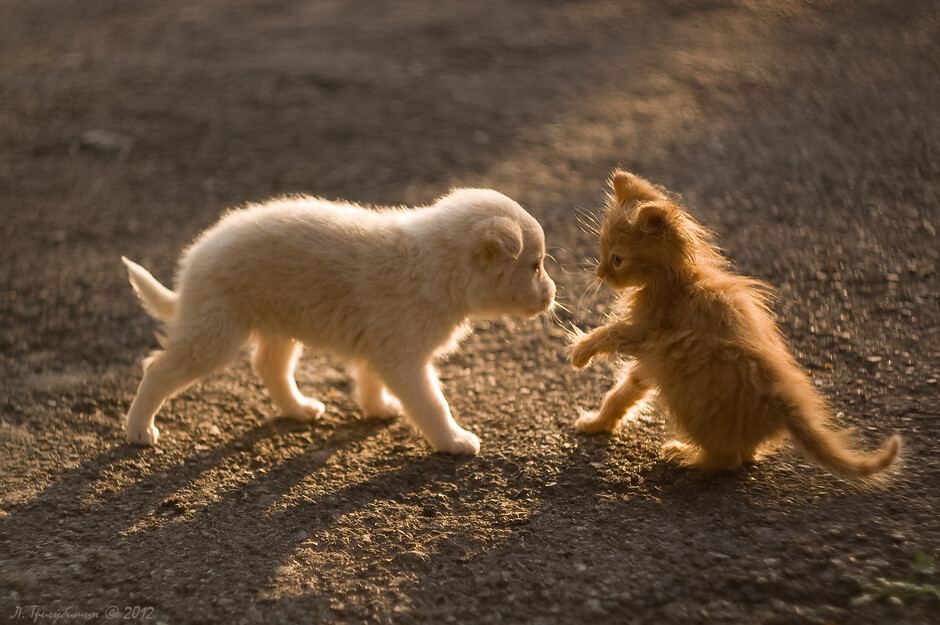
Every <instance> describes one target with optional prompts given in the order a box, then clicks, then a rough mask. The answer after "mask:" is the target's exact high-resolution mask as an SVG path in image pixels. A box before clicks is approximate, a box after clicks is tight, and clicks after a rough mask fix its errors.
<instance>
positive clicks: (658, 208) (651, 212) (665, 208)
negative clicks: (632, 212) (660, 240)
mask: <svg viewBox="0 0 940 625" xmlns="http://www.w3.org/2000/svg"><path fill="white" fill-rule="evenodd" d="M672 217H673V207H672V206H670V205H669V204H645V205H643V206H641V207H640V211H639V212H638V213H637V216H636V225H637V228H639V229H640V232H642V233H643V234H648V235H651V236H654V237H661V236H663V235H664V234H666V232H668V230H669V228H670V227H671V225H672Z"/></svg>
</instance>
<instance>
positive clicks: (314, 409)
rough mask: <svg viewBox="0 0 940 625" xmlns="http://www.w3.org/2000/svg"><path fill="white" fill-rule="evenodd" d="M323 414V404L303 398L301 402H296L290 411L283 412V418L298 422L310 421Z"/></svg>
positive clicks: (324, 409)
mask: <svg viewBox="0 0 940 625" xmlns="http://www.w3.org/2000/svg"><path fill="white" fill-rule="evenodd" d="M324 412H326V406H324V405H323V402H321V401H317V400H316V399H310V398H309V397H304V398H303V400H302V401H299V402H297V404H296V405H294V406H293V407H291V409H290V410H285V411H284V416H287V417H290V418H291V419H297V420H299V421H310V420H312V419H316V418H318V417H319V416H320V415H322V414H323V413H324Z"/></svg>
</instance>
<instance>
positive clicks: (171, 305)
mask: <svg viewBox="0 0 940 625" xmlns="http://www.w3.org/2000/svg"><path fill="white" fill-rule="evenodd" d="M121 260H122V261H124V265H125V266H126V267H127V277H128V278H129V279H130V281H131V286H132V287H134V293H136V294H137V297H138V298H140V303H141V304H143V305H144V309H145V310H146V311H147V312H148V313H150V315H151V316H152V317H154V318H155V319H159V320H160V321H168V320H169V319H170V318H171V317H173V315H175V314H176V298H177V295H176V293H174V292H173V291H171V290H170V289H168V288H166V287H165V286H163V285H162V284H160V283H159V282H157V279H156V278H154V277H153V276H152V275H150V272H149V271H147V270H146V269H144V268H143V267H141V266H140V265H138V264H137V263H135V262H134V261H131V260H128V259H127V258H126V257H124V256H121Z"/></svg>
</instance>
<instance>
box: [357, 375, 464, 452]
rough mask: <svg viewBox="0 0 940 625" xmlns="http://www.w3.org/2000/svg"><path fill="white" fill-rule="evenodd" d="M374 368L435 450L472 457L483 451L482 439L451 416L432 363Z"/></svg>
mask: <svg viewBox="0 0 940 625" xmlns="http://www.w3.org/2000/svg"><path fill="white" fill-rule="evenodd" d="M375 371H376V373H377V374H378V375H379V377H381V378H382V380H383V381H384V382H385V385H386V386H387V387H388V390H389V391H391V392H392V394H393V395H395V396H396V397H397V398H398V399H399V400H400V401H401V404H402V407H403V408H404V409H405V414H406V415H407V416H408V418H410V419H411V421H412V422H413V423H414V424H415V426H416V427H417V428H418V429H419V430H420V431H421V433H422V434H423V435H424V437H425V438H426V439H427V441H428V442H429V443H430V444H431V447H433V448H434V450H435V451H442V452H445V453H450V454H458V455H470V456H475V455H476V454H478V453H480V439H479V438H477V436H476V435H475V434H473V433H472V432H468V431H467V430H465V429H463V428H462V427H460V426H459V425H457V422H456V421H454V418H453V417H452V416H451V414H450V407H449V406H448V405H447V400H446V399H444V394H443V393H442V392H441V387H440V382H439V381H438V379H437V374H436V373H435V372H434V369H433V368H432V367H431V365H429V364H428V363H426V362H422V363H420V364H410V365H405V364H400V365H398V366H391V365H383V366H375Z"/></svg>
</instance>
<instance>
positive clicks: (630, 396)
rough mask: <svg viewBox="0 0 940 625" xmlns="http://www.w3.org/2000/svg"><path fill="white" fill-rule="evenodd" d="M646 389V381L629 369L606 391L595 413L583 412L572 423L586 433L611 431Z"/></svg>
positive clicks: (643, 394) (642, 395)
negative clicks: (582, 414)
mask: <svg viewBox="0 0 940 625" xmlns="http://www.w3.org/2000/svg"><path fill="white" fill-rule="evenodd" d="M648 390H649V387H648V386H647V385H646V383H644V382H643V380H641V379H640V378H639V376H637V375H636V374H635V373H634V372H632V371H631V372H630V373H629V374H628V375H627V377H626V378H625V379H624V380H623V381H621V382H620V383H619V384H618V385H617V386H615V387H614V388H613V389H611V390H610V392H608V393H607V395H606V396H605V397H604V402H603V403H602V404H601V409H600V411H598V412H597V414H594V413H588V414H585V415H584V416H582V417H581V418H579V419H578V420H577V421H576V422H575V424H574V425H575V427H576V428H578V429H579V430H581V431H582V432H584V433H586V434H596V433H598V432H613V431H614V428H616V427H617V424H618V423H620V420H621V419H623V416H624V415H625V414H627V411H628V410H630V408H632V407H633V406H634V404H636V403H637V402H638V401H640V400H641V399H643V397H644V396H645V395H646V392H647V391H648Z"/></svg>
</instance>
